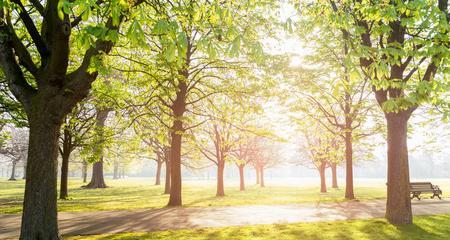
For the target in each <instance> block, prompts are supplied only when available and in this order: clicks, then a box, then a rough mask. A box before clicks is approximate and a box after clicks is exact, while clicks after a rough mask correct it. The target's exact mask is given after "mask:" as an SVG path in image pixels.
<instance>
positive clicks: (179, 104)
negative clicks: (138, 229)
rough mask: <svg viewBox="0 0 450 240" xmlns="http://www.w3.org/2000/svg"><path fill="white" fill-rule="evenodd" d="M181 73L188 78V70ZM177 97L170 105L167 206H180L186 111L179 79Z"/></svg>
mask: <svg viewBox="0 0 450 240" xmlns="http://www.w3.org/2000/svg"><path fill="white" fill-rule="evenodd" d="M181 75H182V76H184V78H185V79H187V78H188V76H189V75H188V71H187V70H186V71H182V72H181ZM178 90H179V91H178V92H177V97H176V99H175V101H174V103H173V105H172V112H173V115H174V117H175V119H174V121H173V125H172V129H171V145H170V197H169V203H168V204H167V205H168V206H181V205H182V199H181V139H182V135H183V133H184V127H183V120H182V118H183V115H184V112H185V111H186V94H187V84H186V82H185V81H184V80H183V79H181V80H180V82H179V84H178Z"/></svg>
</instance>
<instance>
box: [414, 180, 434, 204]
mask: <svg viewBox="0 0 450 240" xmlns="http://www.w3.org/2000/svg"><path fill="white" fill-rule="evenodd" d="M409 185H410V188H409V192H410V193H411V199H413V198H417V199H418V200H420V194H422V193H432V194H433V196H431V198H434V197H438V198H439V199H441V195H442V191H441V189H440V188H439V186H438V185H433V184H431V182H412V183H410V184H409Z"/></svg>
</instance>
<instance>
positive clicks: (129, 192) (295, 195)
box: [0, 178, 448, 214]
mask: <svg viewBox="0 0 450 240" xmlns="http://www.w3.org/2000/svg"><path fill="white" fill-rule="evenodd" d="M447 182H448V181H447ZM107 184H108V185H109V186H110V187H109V188H106V189H83V188H81V186H82V185H83V183H82V182H81V180H79V179H70V180H69V197H70V199H69V200H58V209H59V211H64V212H67V211H69V212H73V211H97V210H119V209H120V210H124V209H139V208H161V207H164V206H165V205H166V204H167V201H168V195H163V194H162V192H163V186H154V185H153V182H152V180H151V179H149V178H147V179H146V178H140V179H138V178H134V179H133V178H131V179H121V180H112V179H107ZM269 184H270V183H269ZM444 189H445V188H444ZM23 190H24V180H18V181H14V182H10V181H6V180H0V214H2V213H3V214H12V213H20V212H21V211H22V199H23ZM215 192H216V190H215V184H214V182H213V181H210V182H207V181H186V182H184V183H183V203H184V206H185V207H205V206H231V205H270V204H272V205H273V204H293V203H304V202H330V201H343V200H344V198H343V196H344V189H343V188H341V189H337V190H336V189H329V192H328V193H320V192H319V189H318V187H317V186H316V185H311V184H306V185H303V186H300V187H298V186H294V185H292V184H291V186H286V185H284V186H275V185H274V186H267V187H265V188H260V187H257V186H255V185H251V186H248V187H247V190H246V191H245V192H241V191H239V188H238V185H236V184H230V186H228V187H226V189H225V193H226V196H225V197H221V198H217V197H215ZM445 192H446V191H444V193H445ZM385 194H386V193H385V187H384V184H382V183H381V184H380V183H378V184H366V185H365V186H359V185H357V187H356V188H355V195H356V196H357V197H358V199H360V200H372V199H380V198H385Z"/></svg>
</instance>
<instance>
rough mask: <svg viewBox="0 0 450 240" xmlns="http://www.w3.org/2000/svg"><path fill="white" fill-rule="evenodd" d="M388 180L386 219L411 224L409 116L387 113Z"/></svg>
mask: <svg viewBox="0 0 450 240" xmlns="http://www.w3.org/2000/svg"><path fill="white" fill-rule="evenodd" d="M385 115H386V120H387V131H388V132H387V138H388V152H387V155H388V156H387V157H388V179H387V203H386V218H387V220H388V221H389V222H390V223H393V224H411V223H412V211H411V199H410V195H409V166H408V146H407V128H408V119H409V116H410V114H409V113H407V112H399V113H388V114H385Z"/></svg>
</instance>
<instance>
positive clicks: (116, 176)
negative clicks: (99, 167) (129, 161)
mask: <svg viewBox="0 0 450 240" xmlns="http://www.w3.org/2000/svg"><path fill="white" fill-rule="evenodd" d="M119 178H120V173H119V163H118V162H117V161H114V170H113V179H119Z"/></svg>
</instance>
